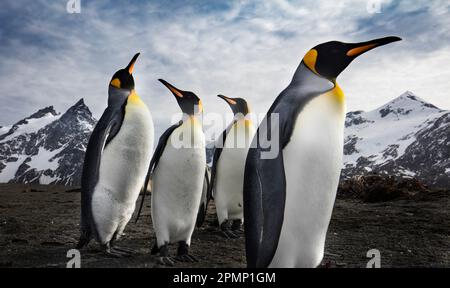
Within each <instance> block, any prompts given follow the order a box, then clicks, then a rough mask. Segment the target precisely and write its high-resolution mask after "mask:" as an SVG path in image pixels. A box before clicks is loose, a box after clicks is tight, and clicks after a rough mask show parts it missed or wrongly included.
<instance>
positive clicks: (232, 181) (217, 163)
mask: <svg viewBox="0 0 450 288" xmlns="http://www.w3.org/2000/svg"><path fill="white" fill-rule="evenodd" d="M218 97H220V98H222V99H223V100H225V101H226V102H227V103H228V105H229V106H230V107H231V110H232V111H233V114H234V118H233V121H232V122H231V123H230V124H229V125H228V127H227V129H225V130H224V131H223V133H222V135H221V137H220V138H219V139H218V142H217V143H216V148H215V150H214V156H213V165H212V169H211V171H212V172H211V185H210V189H213V191H214V193H209V194H210V195H211V194H213V195H214V202H215V204H216V211H217V218H218V220H219V226H220V229H221V230H222V233H223V235H224V236H225V237H226V238H238V235H237V232H239V231H240V228H241V226H242V222H243V218H244V214H243V210H244V204H243V185H244V169H245V159H246V158H247V152H248V148H249V147H250V143H251V142H252V139H253V136H254V134H255V127H254V125H253V123H252V120H251V117H250V114H249V113H250V109H249V106H248V104H247V101H245V100H244V99H242V98H231V97H227V96H224V95H218Z"/></svg>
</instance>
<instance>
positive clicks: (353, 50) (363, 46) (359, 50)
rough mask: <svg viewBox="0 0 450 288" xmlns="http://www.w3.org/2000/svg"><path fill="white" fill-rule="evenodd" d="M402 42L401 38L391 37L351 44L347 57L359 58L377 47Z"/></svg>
mask: <svg viewBox="0 0 450 288" xmlns="http://www.w3.org/2000/svg"><path fill="white" fill-rule="evenodd" d="M400 40H402V39H401V38H400V37H397V36H389V37H384V38H379V39H374V40H370V41H367V42H361V43H351V44H348V45H349V50H348V51H347V56H350V57H358V56H359V55H362V54H364V53H365V52H367V51H370V50H372V49H374V48H376V47H380V46H383V45H386V44H389V43H392V42H396V41H400Z"/></svg>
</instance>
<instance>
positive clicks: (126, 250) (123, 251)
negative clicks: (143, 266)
mask: <svg viewBox="0 0 450 288" xmlns="http://www.w3.org/2000/svg"><path fill="white" fill-rule="evenodd" d="M113 249H114V250H115V251H119V252H122V253H128V254H130V255H133V254H137V251H136V250H134V249H131V248H127V247H118V246H114V247H113Z"/></svg>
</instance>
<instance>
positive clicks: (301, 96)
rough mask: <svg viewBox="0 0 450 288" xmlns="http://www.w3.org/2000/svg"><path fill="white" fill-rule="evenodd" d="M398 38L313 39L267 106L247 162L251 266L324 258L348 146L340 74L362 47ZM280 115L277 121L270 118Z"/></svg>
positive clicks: (286, 264)
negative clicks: (317, 41) (314, 43)
mask: <svg viewBox="0 0 450 288" xmlns="http://www.w3.org/2000/svg"><path fill="white" fill-rule="evenodd" d="M399 40H401V39H400V38H398V37H387V38H381V39H376V40H372V41H368V42H363V43H356V44H349V43H341V42H337V41H332V42H327V43H323V44H320V45H318V46H316V47H314V48H313V49H311V50H310V51H309V52H308V53H307V54H306V55H305V57H304V58H303V61H302V62H301V63H300V65H299V67H298V68H297V71H296V72H295V74H294V77H293V79H292V82H291V83H290V84H289V86H288V87H287V88H286V89H285V90H284V91H283V92H281V94H280V95H279V96H278V98H277V99H276V100H275V102H274V103H273V105H272V106H271V108H270V109H269V111H268V113H267V115H266V119H264V121H263V122H262V124H261V126H260V127H259V128H258V131H257V137H255V138H254V141H256V143H255V144H254V146H253V144H252V148H251V149H250V150H249V153H248V157H247V162H246V168H245V180H244V215H245V222H244V224H245V234H246V254H247V265H248V266H249V267H316V266H318V265H319V264H320V262H321V260H322V258H323V253H324V245H325V237H326V233H327V229H328V224H329V221H330V218H331V212H332V209H333V204H334V200H335V196H336V189H337V185H338V181H339V174H340V171H341V165H342V154H343V133H344V120H345V98H344V94H343V92H342V90H341V89H340V88H339V85H338V84H337V82H336V78H337V76H338V75H339V74H340V73H341V72H342V71H343V70H344V69H345V68H346V67H347V66H348V65H349V64H350V62H352V61H353V60H354V59H355V58H356V57H358V56H359V55H361V54H363V53H364V52H367V51H369V50H371V49H374V48H376V47H379V46H382V45H385V44H388V43H391V42H394V41H399ZM276 116H277V117H279V122H278V123H275V124H274V125H271V119H272V118H274V119H275V120H276V118H277V117H276ZM274 122H276V121H274ZM268 135H270V136H271V137H272V139H270V137H269V138H268ZM266 139H270V141H269V140H266ZM274 141H278V144H279V147H278V149H277V148H276V147H275V146H276V145H273V143H274ZM270 143H271V144H272V146H271V147H270V148H269V149H266V148H264V147H268V146H267V144H270ZM253 147H256V148H253ZM274 147H275V148H274ZM270 149H277V151H270ZM273 152H275V153H273Z"/></svg>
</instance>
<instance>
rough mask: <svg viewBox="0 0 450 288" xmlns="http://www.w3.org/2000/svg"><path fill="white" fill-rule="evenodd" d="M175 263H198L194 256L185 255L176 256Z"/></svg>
mask: <svg viewBox="0 0 450 288" xmlns="http://www.w3.org/2000/svg"><path fill="white" fill-rule="evenodd" d="M175 261H178V262H190V263H194V262H198V259H197V257H195V256H194V255H189V254H186V255H178V256H177V257H175Z"/></svg>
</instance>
